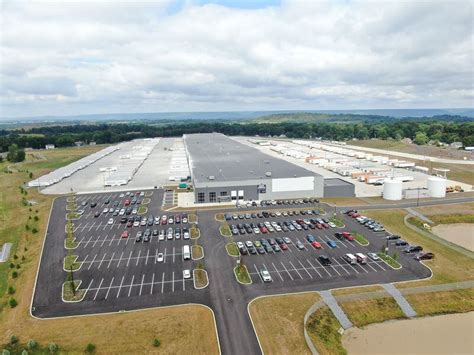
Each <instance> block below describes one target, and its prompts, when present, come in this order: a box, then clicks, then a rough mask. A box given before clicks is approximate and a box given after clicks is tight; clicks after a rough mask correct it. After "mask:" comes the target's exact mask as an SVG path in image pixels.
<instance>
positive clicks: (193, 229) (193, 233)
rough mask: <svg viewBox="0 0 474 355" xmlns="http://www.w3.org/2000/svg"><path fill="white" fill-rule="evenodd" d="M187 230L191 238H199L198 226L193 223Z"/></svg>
mask: <svg viewBox="0 0 474 355" xmlns="http://www.w3.org/2000/svg"><path fill="white" fill-rule="evenodd" d="M189 232H190V234H191V239H196V238H199V237H200V235H201V232H200V231H199V228H198V227H196V226H195V225H193V226H191V228H190V229H189Z"/></svg>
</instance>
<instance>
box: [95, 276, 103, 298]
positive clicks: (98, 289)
mask: <svg viewBox="0 0 474 355" xmlns="http://www.w3.org/2000/svg"><path fill="white" fill-rule="evenodd" d="M102 282H104V278H102V280H100V283H99V287H98V288H97V291H96V292H95V295H94V301H95V299H96V298H97V295H98V294H99V291H100V286H102Z"/></svg>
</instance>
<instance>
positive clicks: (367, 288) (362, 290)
mask: <svg viewBox="0 0 474 355" xmlns="http://www.w3.org/2000/svg"><path fill="white" fill-rule="evenodd" d="M375 291H383V287H381V286H361V287H348V288H340V289H336V290H332V291H331V293H332V294H333V295H334V296H343V295H350V294H355V293H366V292H375Z"/></svg>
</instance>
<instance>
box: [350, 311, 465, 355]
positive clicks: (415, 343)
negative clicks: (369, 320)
mask: <svg viewBox="0 0 474 355" xmlns="http://www.w3.org/2000/svg"><path fill="white" fill-rule="evenodd" d="M473 324H474V312H470V313H462V314H451V315H443V316H436V317H426V318H418V319H411V320H402V321H391V322H385V323H381V324H374V325H370V326H368V327H366V328H364V329H358V328H352V329H350V330H348V331H347V332H346V333H345V334H344V336H343V339H342V342H343V345H344V348H346V349H347V351H348V353H349V354H408V353H410V354H472V353H473V350H474V339H473V338H472V333H473V331H474V329H473V328H474V326H473Z"/></svg>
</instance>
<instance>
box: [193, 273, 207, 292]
mask: <svg viewBox="0 0 474 355" xmlns="http://www.w3.org/2000/svg"><path fill="white" fill-rule="evenodd" d="M197 270H201V271H204V272H205V273H206V280H207V283H206V285H205V286H202V287H196V281H195V280H196V276H195V272H196V271H197ZM193 284H194V288H195V289H196V290H202V289H204V288H206V287H207V286H209V276H208V274H207V271H206V270H204V269H193Z"/></svg>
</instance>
